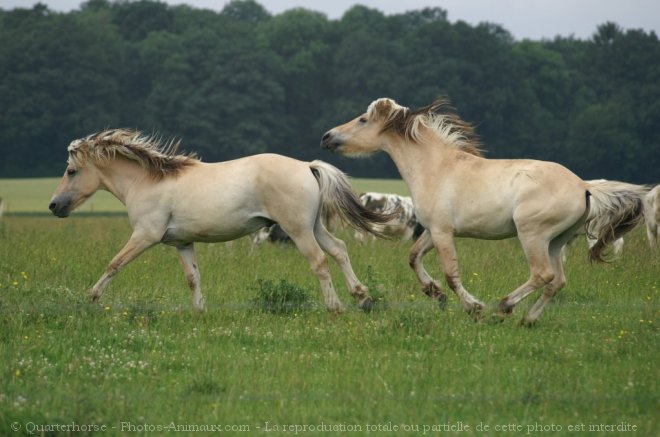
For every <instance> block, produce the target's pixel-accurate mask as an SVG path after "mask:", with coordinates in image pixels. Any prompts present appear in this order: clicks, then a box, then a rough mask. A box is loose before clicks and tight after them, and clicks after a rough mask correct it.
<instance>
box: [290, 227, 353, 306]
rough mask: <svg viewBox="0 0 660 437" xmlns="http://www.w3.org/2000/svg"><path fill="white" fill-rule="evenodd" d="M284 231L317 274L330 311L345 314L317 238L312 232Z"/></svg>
mask: <svg viewBox="0 0 660 437" xmlns="http://www.w3.org/2000/svg"><path fill="white" fill-rule="evenodd" d="M284 231H285V232H286V233H287V234H289V236H290V237H291V239H292V240H293V241H294V243H296V246H297V247H298V250H300V252H301V253H302V254H303V256H304V257H305V258H307V261H309V265H310V266H311V267H312V271H313V272H314V274H316V277H318V278H319V282H320V283H321V291H322V292H323V298H324V300H325V306H326V307H327V308H328V310H329V311H334V312H336V313H341V312H343V311H344V306H343V305H342V304H341V301H340V300H339V297H338V296H337V293H335V289H334V287H333V286H332V278H331V277H330V269H329V268H328V260H327V258H326V256H325V254H324V253H323V250H321V247H320V246H319V244H318V242H317V241H316V238H314V234H313V233H312V232H311V230H310V231H309V232H307V231H306V232H301V233H294V232H290V231H289V230H287V229H284Z"/></svg>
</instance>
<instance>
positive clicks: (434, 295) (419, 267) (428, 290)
mask: <svg viewBox="0 0 660 437" xmlns="http://www.w3.org/2000/svg"><path fill="white" fill-rule="evenodd" d="M431 249H433V240H432V239H431V233H430V232H429V231H428V229H427V230H424V232H423V233H422V235H420V236H419V238H418V239H417V241H415V244H413V246H412V248H411V249H410V257H409V264H410V268H412V269H413V270H414V271H415V274H416V275H417V279H419V282H421V284H422V291H423V292H424V294H426V295H427V296H428V297H430V298H431V299H436V300H437V301H438V302H439V303H440V307H441V308H444V307H445V305H446V304H447V295H446V294H445V293H443V291H442V288H441V287H440V284H438V282H437V281H434V280H433V278H432V277H431V276H430V275H429V274H428V273H427V272H426V269H425V268H424V263H423V261H422V258H424V255H426V254H427V253H429V252H430V251H431Z"/></svg>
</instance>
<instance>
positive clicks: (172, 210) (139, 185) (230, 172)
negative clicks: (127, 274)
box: [49, 129, 389, 312]
mask: <svg viewBox="0 0 660 437" xmlns="http://www.w3.org/2000/svg"><path fill="white" fill-rule="evenodd" d="M178 146H179V144H178V143H174V142H170V143H168V144H165V145H161V144H159V143H158V142H157V141H156V140H155V139H154V138H152V137H148V136H143V135H142V134H141V133H140V132H137V131H131V130H123V129H117V130H106V131H103V132H99V133H95V134H92V135H90V136H88V137H85V138H82V139H79V140H75V141H73V142H72V143H71V144H70V145H69V147H68V152H69V159H68V166H67V168H66V171H65V174H64V176H63V178H62V180H61V182H60V184H59V186H58V187H57V189H56V190H55V194H54V195H53V198H52V200H51V202H50V206H49V208H50V210H51V211H52V212H53V214H55V215H56V216H58V217H67V216H68V215H69V213H70V212H71V211H72V210H74V209H75V208H77V207H78V206H80V205H81V204H82V203H83V202H84V201H85V200H86V199H87V198H89V197H90V196H91V195H92V194H94V193H95V192H96V191H97V190H99V189H103V190H107V191H109V192H111V193H112V194H114V195H115V196H116V197H117V198H118V199H119V200H120V201H121V202H122V203H123V204H124V205H126V208H127V210H128V218H129V220H130V223H131V226H132V227H133V234H132V235H131V237H130V239H129V241H128V243H127V244H126V245H125V246H124V248H123V249H121V250H120V251H119V253H117V255H116V256H115V257H114V259H113V260H112V261H111V262H110V264H109V265H108V267H107V270H106V271H105V273H104V274H103V275H102V276H101V278H100V279H99V281H98V282H97V283H96V285H94V288H93V289H92V292H91V295H92V299H93V300H94V301H96V300H97V299H99V297H101V294H102V293H103V290H104V289H105V288H106V287H107V285H108V283H109V282H110V280H111V279H112V277H113V276H114V275H115V274H117V272H118V271H119V270H120V269H121V268H122V267H124V266H125V265H126V264H128V263H129V262H130V261H132V260H133V259H135V258H136V257H137V256H138V255H140V254H141V253H142V252H143V251H145V250H146V249H148V248H150V247H152V246H154V245H156V244H158V243H164V244H167V245H170V246H174V247H176V249H177V250H178V253H179V259H180V261H181V264H182V266H183V269H184V271H185V274H186V278H187V280H188V284H189V286H190V289H191V291H192V302H193V307H194V308H195V309H197V310H203V309H204V297H203V296H202V292H201V287H200V274H199V269H198V267H197V260H196V259H195V249H194V246H193V243H194V242H213V241H229V240H234V239H237V238H239V237H242V236H244V235H248V234H250V233H251V232H254V231H256V230H257V229H259V228H261V227H263V226H265V225H268V224H272V223H279V224H280V226H281V227H282V229H284V231H285V232H286V233H287V234H288V235H289V236H290V237H291V239H292V240H293V241H294V242H295V244H296V245H297V247H298V249H299V250H300V252H302V254H303V255H304V256H305V257H306V258H307V260H308V261H309V263H310V265H311V267H312V270H313V271H314V273H315V274H316V276H317V277H318V279H319V281H320V283H321V290H322V291H323V296H324V298H325V304H326V306H327V308H328V309H329V310H330V311H336V312H341V311H342V310H343V306H342V304H341V302H340V300H339V298H338V297H337V294H336V293H335V290H334V288H333V285H332V281H331V277H330V272H329V270H328V264H327V260H326V257H325V254H324V251H325V252H327V253H328V254H330V256H331V257H332V258H333V259H334V260H335V261H336V262H337V263H338V264H339V266H340V267H341V270H342V273H343V275H344V278H345V280H346V283H347V286H348V289H349V291H350V293H351V294H352V295H353V296H354V297H355V298H356V299H357V300H358V302H359V305H360V307H362V308H363V309H365V310H368V309H369V307H370V306H371V303H372V300H371V298H370V296H369V293H368V289H367V287H366V286H364V285H363V284H362V283H361V282H360V281H359V280H358V278H357V277H356V275H355V273H354V272H353V268H352V267H351V263H350V261H349V258H348V254H347V252H346V246H345V244H344V243H343V242H342V241H341V240H339V239H337V238H335V237H334V236H333V235H331V234H330V233H329V232H328V231H327V230H326V228H325V227H324V225H323V223H322V221H321V219H320V217H321V215H322V214H321V213H322V211H323V210H326V209H334V210H336V212H337V213H338V214H339V215H340V216H341V217H342V218H343V219H344V220H346V221H348V222H349V223H350V224H352V225H353V226H354V227H357V228H359V229H362V230H365V231H368V232H378V231H377V230H376V229H375V226H374V225H377V224H379V223H383V222H386V221H387V220H389V217H387V216H383V215H379V214H376V213H373V212H371V211H368V210H366V209H365V208H364V207H363V206H362V205H361V204H360V202H359V200H358V198H357V196H356V195H355V194H354V193H353V192H352V191H351V189H350V186H349V184H348V181H347V179H346V177H345V176H344V175H343V173H341V172H340V171H339V170H338V169H336V168H335V167H333V166H331V165H329V164H326V163H324V162H321V161H313V162H301V161H297V160H295V159H291V158H287V157H284V156H281V155H274V154H263V155H256V156H251V157H246V158H242V159H237V160H234V161H228V162H220V163H212V164H210V163H203V162H201V161H200V160H198V159H197V158H196V157H195V156H194V155H193V154H188V155H179V154H176V151H177V149H178Z"/></svg>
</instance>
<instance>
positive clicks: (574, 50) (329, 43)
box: [0, 0, 660, 183]
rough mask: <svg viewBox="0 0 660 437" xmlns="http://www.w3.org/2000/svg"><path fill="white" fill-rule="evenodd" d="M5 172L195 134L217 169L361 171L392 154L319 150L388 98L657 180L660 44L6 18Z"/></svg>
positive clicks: (115, 15) (583, 162) (274, 25)
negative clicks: (447, 107) (127, 138)
mask: <svg viewBox="0 0 660 437" xmlns="http://www.w3.org/2000/svg"><path fill="white" fill-rule="evenodd" d="M0 41H2V43H1V44H0V150H1V154H0V156H1V158H0V177H28V176H29V177H32V176H53V175H59V174H60V173H61V172H62V169H63V165H64V161H65V159H66V146H67V145H68V143H69V142H70V141H71V140H73V139H75V138H79V137H82V136H84V135H87V134H89V133H92V132H95V131H99V130H101V129H104V128H106V127H133V128H138V129H140V130H142V131H145V132H149V133H151V132H158V133H159V134H160V135H162V136H163V137H170V136H175V137H177V138H181V139H182V144H183V148H185V149H187V150H194V151H196V152H198V154H200V155H201V156H202V158H203V159H204V160H205V161H218V160H228V159H233V158H236V157H240V156H245V155H249V154H254V153H260V152H266V151H269V152H276V153H282V154H285V155H289V156H293V157H296V158H299V159H303V160H312V159H323V160H326V161H329V162H332V163H333V164H335V165H338V166H339V167H340V168H342V169H343V170H344V171H346V172H348V173H349V174H350V175H352V176H356V177H396V176H397V172H396V169H395V168H394V166H393V165H392V163H391V162H390V160H389V158H387V157H386V156H384V155H383V154H381V155H376V156H374V157H371V158H369V159H364V160H349V159H347V158H341V157H337V156H334V155H330V154H329V153H327V152H324V151H321V150H320V148H319V140H320V138H321V136H322V134H323V133H324V132H325V131H326V130H327V129H328V128H330V127H332V126H335V125H337V124H339V123H343V122H345V121H347V120H348V119H349V118H353V117H355V116H357V115H359V114H360V113H362V112H363V111H364V110H365V109H366V107H367V105H368V104H369V103H370V102H371V101H373V100H374V99H376V98H378V97H385V96H387V97H391V98H394V99H395V100H397V101H398V102H399V103H401V104H403V105H405V106H411V107H419V106H424V105H427V104H429V103H430V102H431V101H432V100H433V99H434V98H436V97H438V96H447V97H448V98H449V99H450V100H451V102H452V103H453V106H454V107H455V108H456V109H457V112H458V114H459V115H460V116H461V117H462V118H463V119H465V120H467V121H470V122H472V123H474V124H475V125H476V127H477V133H478V134H479V135H480V136H481V138H482V142H483V146H482V147H483V148H484V149H485V150H486V152H487V156H488V157H493V158H504V157H506V158H536V159H544V160H551V161H556V162H560V163H562V164H564V165H566V166H568V167H569V168H570V169H572V170H573V171H575V172H576V173H577V174H578V175H580V176H581V177H583V178H585V179H590V178H608V179H621V180H627V181H631V182H639V183H642V182H643V183H653V182H656V183H657V182H659V181H660V43H659V41H658V37H657V35H656V34H655V33H654V32H650V33H649V32H645V31H643V30H634V29H622V28H620V27H619V26H618V25H616V24H614V23H609V22H608V23H603V24H602V25H600V26H598V27H597V28H596V29H594V33H593V35H592V37H591V38H589V39H587V40H581V39H575V38H573V37H556V38H555V39H553V40H542V41H531V40H522V41H519V40H515V39H514V38H513V37H512V36H511V34H510V33H509V32H508V31H507V30H506V29H504V28H503V27H501V26H499V25H495V24H489V23H482V24H479V25H476V26H472V25H469V24H467V23H465V22H462V21H458V22H456V23H451V22H449V20H448V17H447V12H446V11H445V10H443V9H440V8H428V9H422V10H416V11H410V12H406V13H403V14H395V15H384V14H383V13H381V12H379V11H378V10H374V9H370V8H367V7H364V6H354V7H352V8H351V9H349V10H348V11H347V12H346V13H345V14H344V15H343V16H342V17H341V19H337V20H330V19H328V18H327V17H326V16H325V15H324V14H321V13H318V12H315V11H311V10H306V9H292V10H289V11H286V12H283V13H281V14H277V15H272V14H270V13H268V12H267V11H266V10H265V9H264V7H262V6H261V5H260V4H259V3H257V2H256V1H254V0H234V1H232V2H231V3H229V4H227V5H226V6H225V7H224V9H223V10H222V11H221V12H214V11H211V10H203V9H196V8H192V7H189V6H169V5H167V4H164V3H160V2H157V1H152V0H141V1H114V2H112V1H109V0H89V1H87V2H85V3H83V4H81V5H80V7H79V9H77V10H74V11H71V12H69V13H57V12H54V11H52V10H49V9H48V7H46V6H44V5H43V4H37V5H35V6H34V7H33V8H31V9H13V10H2V9H0Z"/></svg>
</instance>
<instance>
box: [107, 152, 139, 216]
mask: <svg viewBox="0 0 660 437" xmlns="http://www.w3.org/2000/svg"><path fill="white" fill-rule="evenodd" d="M99 170H100V172H101V184H102V187H103V188H104V189H105V190H107V191H109V192H111V193H112V194H113V195H114V196H115V197H116V198H117V199H119V201H120V202H121V203H123V204H124V205H126V202H127V200H128V198H129V197H130V196H131V193H132V191H133V189H134V188H135V187H141V186H143V185H144V183H146V182H147V181H149V180H150V176H149V174H148V172H147V170H145V169H144V168H142V167H140V165H139V164H137V163H136V162H134V161H131V160H129V159H125V158H122V157H115V159H113V160H111V161H109V162H108V163H107V164H106V165H104V166H103V168H101V169H99Z"/></svg>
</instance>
